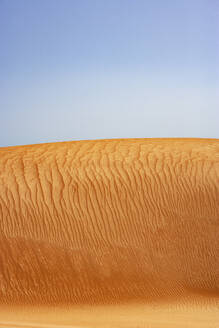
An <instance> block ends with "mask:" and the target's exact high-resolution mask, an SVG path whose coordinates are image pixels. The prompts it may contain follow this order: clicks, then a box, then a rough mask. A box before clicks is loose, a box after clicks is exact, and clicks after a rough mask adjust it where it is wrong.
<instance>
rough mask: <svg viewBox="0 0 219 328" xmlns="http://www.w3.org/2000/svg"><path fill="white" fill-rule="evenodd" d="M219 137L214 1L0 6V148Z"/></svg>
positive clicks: (16, 0) (9, 2)
mask: <svg viewBox="0 0 219 328" xmlns="http://www.w3.org/2000/svg"><path fill="white" fill-rule="evenodd" d="M129 137H137V138H139V137H208V138H219V0H183V1H181V0H169V1H168V0H167V1H164V0H154V1H152V0H151V1H147V0H110V1H108V0H0V146H8V145H20V144H32V143H42V142H53V141H67V140H79V139H97V138H101V139H102V138H129Z"/></svg>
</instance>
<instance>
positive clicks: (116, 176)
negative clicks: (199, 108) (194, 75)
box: [0, 139, 219, 328]
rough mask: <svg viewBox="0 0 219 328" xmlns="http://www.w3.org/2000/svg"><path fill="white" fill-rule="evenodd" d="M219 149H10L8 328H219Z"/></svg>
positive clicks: (4, 163)
mask: <svg viewBox="0 0 219 328" xmlns="http://www.w3.org/2000/svg"><path fill="white" fill-rule="evenodd" d="M218 178H219V140H217V139H114V140H96V141H74V142H59V143H48V144H39V145H27V146H15V147H4V148H0V234H1V235H0V327H47V328H49V327H75V328H76V327H122V328H123V327H124V328H125V327H135V328H143V327H144V328H146V327H149V328H159V327H170V328H171V327H206V328H210V327H212V328H213V327H219V179H218Z"/></svg>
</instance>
